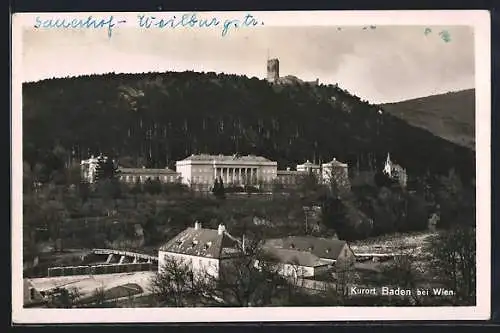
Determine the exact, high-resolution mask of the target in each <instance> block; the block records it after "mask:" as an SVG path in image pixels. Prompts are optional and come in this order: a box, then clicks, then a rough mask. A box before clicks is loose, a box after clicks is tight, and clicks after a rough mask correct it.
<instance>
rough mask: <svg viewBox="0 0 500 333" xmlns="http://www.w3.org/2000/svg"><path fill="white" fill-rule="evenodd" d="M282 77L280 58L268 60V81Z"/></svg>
mask: <svg viewBox="0 0 500 333" xmlns="http://www.w3.org/2000/svg"><path fill="white" fill-rule="evenodd" d="M279 77H280V62H279V60H278V59H276V58H273V59H268V60H267V81H269V82H271V83H275V82H276V81H278V79H279Z"/></svg>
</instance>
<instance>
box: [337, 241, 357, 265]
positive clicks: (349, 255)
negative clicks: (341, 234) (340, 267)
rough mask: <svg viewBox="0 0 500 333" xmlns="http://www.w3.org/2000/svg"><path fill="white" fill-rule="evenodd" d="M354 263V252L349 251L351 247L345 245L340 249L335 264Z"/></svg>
mask: <svg viewBox="0 0 500 333" xmlns="http://www.w3.org/2000/svg"><path fill="white" fill-rule="evenodd" d="M346 261H347V262H351V263H353V262H355V261H356V256H355V255H354V252H353V251H352V250H351V247H350V246H349V244H347V243H346V244H345V245H344V247H343V248H342V251H340V255H339V256H338V257H337V262H346Z"/></svg>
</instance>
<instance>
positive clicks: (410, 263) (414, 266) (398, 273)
mask: <svg viewBox="0 0 500 333" xmlns="http://www.w3.org/2000/svg"><path fill="white" fill-rule="evenodd" d="M395 253H396V254H395V257H394V260H393V261H392V262H391V263H390V264H389V265H387V266H385V267H384V268H383V270H382V272H383V274H384V275H385V276H386V278H387V282H388V283H389V284H390V285H393V286H397V287H399V288H401V289H409V290H411V291H412V292H411V294H410V295H408V301H409V302H410V304H412V305H421V303H422V297H421V296H418V295H417V294H416V292H415V289H416V288H417V282H418V280H419V279H420V278H421V274H422V271H423V268H422V266H421V263H420V262H419V261H418V259H417V254H416V251H415V250H414V249H407V248H405V247H404V245H403V244H396V245H395Z"/></svg>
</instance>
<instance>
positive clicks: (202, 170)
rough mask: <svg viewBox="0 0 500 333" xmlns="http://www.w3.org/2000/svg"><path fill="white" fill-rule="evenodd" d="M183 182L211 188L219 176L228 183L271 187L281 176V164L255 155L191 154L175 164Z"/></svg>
mask: <svg viewBox="0 0 500 333" xmlns="http://www.w3.org/2000/svg"><path fill="white" fill-rule="evenodd" d="M175 168H176V172H177V173H179V174H180V175H181V182H182V183H184V184H187V185H190V186H193V185H197V186H199V187H207V188H209V187H210V186H211V185H212V184H213V183H214V180H215V179H218V178H219V177H220V178H221V179H222V181H223V183H224V184H227V185H232V186H237V185H241V186H243V185H261V184H270V183H272V182H273V180H274V179H276V177H277V171H278V163H277V162H275V161H271V160H269V159H267V158H265V157H262V156H255V155H246V156H240V155H237V154H235V155H232V156H228V155H222V154H219V155H208V154H199V155H194V154H193V155H191V156H189V157H187V158H185V159H183V160H181V161H177V162H176V163H175Z"/></svg>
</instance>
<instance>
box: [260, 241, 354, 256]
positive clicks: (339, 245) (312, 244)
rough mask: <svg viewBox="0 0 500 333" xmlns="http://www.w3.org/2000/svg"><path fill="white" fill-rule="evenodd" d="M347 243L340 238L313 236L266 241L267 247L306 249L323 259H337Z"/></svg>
mask: <svg viewBox="0 0 500 333" xmlns="http://www.w3.org/2000/svg"><path fill="white" fill-rule="evenodd" d="M346 244H347V243H346V241H343V240H340V239H329V238H320V237H313V236H289V237H285V238H274V239H268V240H266V241H265V244H264V246H265V247H266V248H271V247H273V248H281V249H294V250H298V251H306V252H310V253H312V254H314V255H315V256H317V257H319V258H321V259H331V260H337V258H338V256H339V255H340V252H341V251H342V249H343V248H344V246H345V245H346Z"/></svg>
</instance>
